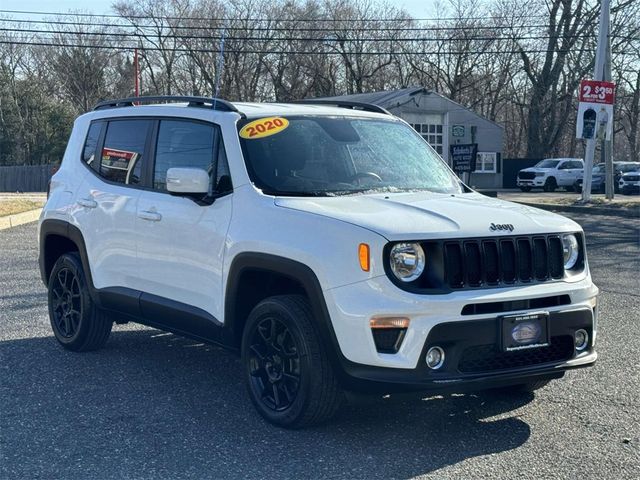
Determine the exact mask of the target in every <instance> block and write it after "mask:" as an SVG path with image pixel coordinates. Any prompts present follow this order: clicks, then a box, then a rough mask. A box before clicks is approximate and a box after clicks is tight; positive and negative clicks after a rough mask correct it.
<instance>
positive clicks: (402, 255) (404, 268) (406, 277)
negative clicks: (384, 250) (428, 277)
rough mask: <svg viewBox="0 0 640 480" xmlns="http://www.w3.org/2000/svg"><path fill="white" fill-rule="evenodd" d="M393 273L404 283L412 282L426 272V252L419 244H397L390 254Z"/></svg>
mask: <svg viewBox="0 0 640 480" xmlns="http://www.w3.org/2000/svg"><path fill="white" fill-rule="evenodd" d="M389 263H390V266H391V271H392V272H393V274H394V275H395V276H396V278H397V279H398V280H400V281H402V282H412V281H413V280H415V279H416V278H418V277H419V276H420V275H421V274H422V272H423V271H424V265H425V256H424V250H422V247H421V246H420V244H419V243H396V244H395V245H394V246H393V248H392V249H391V252H390V253H389Z"/></svg>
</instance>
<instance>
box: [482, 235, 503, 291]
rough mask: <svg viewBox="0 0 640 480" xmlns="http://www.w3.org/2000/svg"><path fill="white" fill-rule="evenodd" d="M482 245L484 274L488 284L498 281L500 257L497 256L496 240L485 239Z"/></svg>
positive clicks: (494, 283)
mask: <svg viewBox="0 0 640 480" xmlns="http://www.w3.org/2000/svg"><path fill="white" fill-rule="evenodd" d="M483 247H484V274H485V278H486V279H487V283H488V284H489V285H496V284H497V283H498V282H500V257H499V256H498V242H494V241H492V240H487V241H485V242H483Z"/></svg>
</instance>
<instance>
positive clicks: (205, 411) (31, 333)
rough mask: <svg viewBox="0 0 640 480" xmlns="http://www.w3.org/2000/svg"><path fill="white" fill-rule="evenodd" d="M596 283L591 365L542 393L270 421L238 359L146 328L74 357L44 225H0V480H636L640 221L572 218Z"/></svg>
mask: <svg viewBox="0 0 640 480" xmlns="http://www.w3.org/2000/svg"><path fill="white" fill-rule="evenodd" d="M573 218H575V219H576V220H577V221H578V222H580V223H581V224H582V225H583V226H584V228H585V230H586V232H587V239H588V244H589V258H590V263H591V268H592V272H593V276H594V278H595V281H596V283H597V284H598V286H599V287H600V288H601V290H602V294H601V296H600V324H599V326H600V331H599V336H598V350H599V353H600V358H599V360H598V364H597V365H596V366H595V367H594V368H591V369H585V370H579V371H574V372H569V373H568V374H567V375H566V376H565V378H564V379H562V380H558V381H556V382H553V383H552V384H551V385H549V386H548V387H546V388H545V389H543V390H541V391H539V392H537V393H536V395H535V396H534V395H531V394H527V395H520V396H517V397H511V398H506V397H504V396H499V395H498V394H495V393H493V394H490V393H484V394H478V395H456V396H446V397H444V398H443V397H435V398H430V399H424V400H419V401H414V402H408V403H390V404H387V403H383V402H380V403H376V404H373V405H367V406H358V407H349V408H347V409H345V411H344V412H343V414H342V416H341V418H339V419H337V420H336V421H334V422H333V423H331V424H328V425H324V426H322V427H318V428H313V429H309V430H303V431H284V430H280V429H277V428H275V427H272V426H270V425H268V424H266V423H265V422H263V421H262V420H261V419H260V417H259V416H258V415H257V413H255V411H254V409H253V408H252V406H251V404H250V401H249V399H248V397H247V395H246V394H245V392H244V388H243V385H242V383H241V381H240V363H239V361H238V359H237V358H236V357H235V356H234V355H233V354H230V353H227V352H225V351H223V350H220V349H218V348H216V347H211V346H208V345H202V344H198V343H195V342H193V341H190V340H185V339H182V338H179V337H176V336H173V335H170V334H166V333H163V332H160V331H157V330H153V329H149V328H146V327H140V326H132V325H125V326H117V327H115V328H114V332H113V334H112V336H111V339H110V340H109V343H108V344H107V346H106V348H105V349H103V350H101V351H99V352H93V353H85V354H74V353H70V352H67V351H65V350H63V349H62V348H60V347H59V346H58V345H57V344H56V342H55V340H54V339H53V337H52V334H51V332H50V327H49V325H48V317H47V309H46V297H45V290H44V287H43V286H42V284H41V282H40V279H39V274H38V271H37V265H36V258H37V247H36V240H35V236H36V227H35V224H29V225H24V226H21V227H16V228H13V229H10V230H5V231H1V232H0V312H1V313H0V327H1V329H0V478H1V479H27V478H28V479H35V478H46V479H50V478H78V479H86V478H96V479H103V478H104V479H108V478H115V479H126V478H135V479H138V478H150V479H158V478H170V479H178V478H198V479H201V478H272V477H279V478H296V479H298V478H340V479H343V478H413V477H424V478H438V479H446V478H516V477H519V478H524V479H528V478H531V479H534V478H535V479H539V478H578V477H583V478H616V479H622V478H638V472H639V471H640V408H639V407H640V400H639V398H638V397H639V395H638V394H639V391H640V360H639V356H638V352H639V351H640V337H639V336H638V335H637V332H638V328H637V327H638V325H640V315H639V313H638V312H639V308H638V307H639V297H640V280H638V272H639V271H640V248H639V241H640V222H639V221H637V220H634V221H631V220H629V221H624V220H623V219H621V218H618V217H602V216H599V217H594V218H593V219H590V218H587V217H584V216H579V215H574V216H573Z"/></svg>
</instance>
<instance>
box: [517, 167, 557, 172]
mask: <svg viewBox="0 0 640 480" xmlns="http://www.w3.org/2000/svg"><path fill="white" fill-rule="evenodd" d="M549 170H554V169H553V168H540V167H529V168H523V169H522V170H520V171H521V172H542V173H545V172H548V171H549Z"/></svg>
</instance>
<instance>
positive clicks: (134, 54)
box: [133, 48, 140, 97]
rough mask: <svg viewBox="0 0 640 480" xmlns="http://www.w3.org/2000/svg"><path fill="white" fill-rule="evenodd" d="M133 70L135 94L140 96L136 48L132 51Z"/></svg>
mask: <svg viewBox="0 0 640 480" xmlns="http://www.w3.org/2000/svg"><path fill="white" fill-rule="evenodd" d="M133 70H134V71H135V76H136V79H135V96H136V97H139V96H140V67H139V66H138V49H137V48H136V49H134V51H133Z"/></svg>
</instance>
